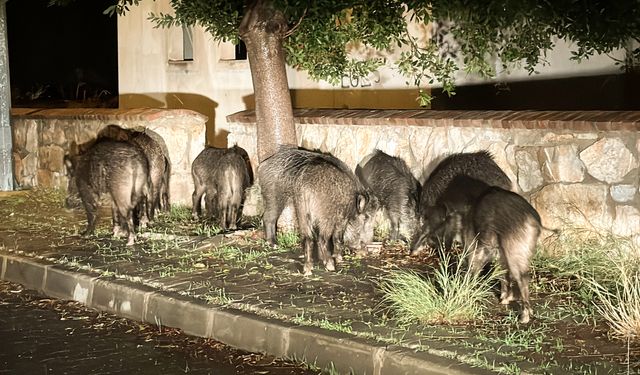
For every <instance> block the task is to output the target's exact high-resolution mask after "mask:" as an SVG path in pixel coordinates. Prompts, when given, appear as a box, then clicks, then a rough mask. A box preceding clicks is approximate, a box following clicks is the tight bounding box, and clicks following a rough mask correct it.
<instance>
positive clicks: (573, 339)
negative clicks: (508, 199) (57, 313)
mask: <svg viewBox="0 0 640 375" xmlns="http://www.w3.org/2000/svg"><path fill="white" fill-rule="evenodd" d="M60 203H61V197H60V196H55V195H52V194H51V193H47V192H40V191H34V192H29V193H12V194H5V195H4V196H0V216H2V217H5V218H6V219H5V220H3V221H2V222H0V261H2V269H1V271H0V272H1V273H0V278H3V279H7V280H11V281H15V282H19V283H21V284H24V285H27V286H29V287H31V288H36V289H39V290H41V291H43V292H44V293H46V294H48V295H51V296H54V297H59V298H66V299H73V300H76V301H80V302H82V303H84V304H87V305H89V306H92V307H94V308H97V309H101V310H105V311H109V312H113V313H116V314H118V315H120V316H123V317H127V318H130V319H135V320H139V321H146V322H150V323H154V324H156V325H158V326H159V327H167V326H168V327H177V328H180V329H181V330H182V331H184V332H185V333H188V334H190V335H196V336H202V337H212V338H214V339H216V340H219V341H222V342H224V343H227V344H230V345H233V346H235V347H239V348H242V349H245V350H250V351H256V352H267V353H270V354H271V355H274V356H278V357H288V358H298V359H304V360H306V361H308V362H309V363H315V364H317V365H319V366H320V367H326V368H332V367H335V368H336V369H338V370H340V371H341V372H342V373H347V372H349V371H350V370H353V371H354V372H355V373H358V374H360V373H363V374H364V373H366V374H385V375H386V374H396V373H404V374H482V373H494V372H498V371H500V372H503V373H518V372H528V373H555V374H572V373H576V374H577V373H579V374H582V373H595V372H597V373H612V374H615V373H627V371H628V372H629V373H635V372H636V371H637V369H638V368H640V366H639V367H635V366H638V364H639V363H640V359H639V357H637V355H638V354H637V353H640V352H638V351H637V348H636V347H631V348H630V349H631V350H630V351H627V350H626V348H625V347H624V345H621V344H620V343H619V342H613V341H610V340H609V339H607V338H606V331H601V328H598V329H597V330H594V327H591V326H589V325H584V324H583V325H579V324H576V323H575V322H573V321H572V317H571V316H565V315H562V316H560V315H559V314H560V313H556V311H555V310H557V309H555V308H554V309H551V310H552V311H550V312H546V313H544V314H543V312H542V311H541V310H540V309H539V308H540V305H542V304H547V302H548V301H541V300H539V298H540V296H536V295H535V293H534V295H533V299H534V301H533V302H534V311H536V313H537V316H538V317H537V319H536V320H535V321H534V323H533V324H531V325H530V326H528V327H518V326H517V324H515V323H514V321H513V320H509V316H510V315H511V314H510V313H509V311H506V310H504V309H503V308H502V307H500V306H499V305H497V304H496V307H495V313H494V314H493V315H492V316H491V317H489V319H488V320H487V321H486V322H483V323H482V324H481V325H475V326H455V327H453V326H424V325H420V324H409V325H407V324H398V323H397V322H396V321H394V318H393V315H392V314H391V313H390V312H389V311H388V310H387V309H386V308H385V307H384V306H383V305H382V304H381V302H380V301H381V294H380V291H379V288H378V285H379V283H380V282H381V281H382V280H384V278H385V277H386V276H387V275H388V273H389V271H390V270H393V269H397V268H399V267H401V268H413V269H417V270H425V269H427V268H428V267H429V266H430V265H431V264H433V259H415V258H409V257H407V256H406V253H405V252H404V251H403V249H401V248H397V247H393V246H386V247H385V248H384V249H383V251H382V252H381V253H380V254H371V255H370V256H368V257H365V258H360V257H355V256H350V257H347V259H346V261H345V263H344V264H342V265H341V266H340V267H339V269H338V271H337V272H326V271H323V270H318V269H316V270H314V275H313V276H312V277H304V276H303V275H302V274H301V273H300V270H301V268H302V267H301V259H300V256H301V252H300V250H299V248H298V247H297V246H296V245H290V244H287V243H284V242H283V243H282V244H281V246H279V247H278V249H272V248H270V247H268V246H265V244H264V242H263V241H262V240H261V239H260V236H261V233H260V231H259V230H252V229H247V230H244V231H239V232H236V233H233V234H227V235H220V234H217V235H215V234H214V233H213V232H212V230H211V227H210V226H207V225H203V224H202V223H198V222H194V221H192V220H191V219H190V213H189V212H188V211H184V210H183V211H182V212H180V210H176V211H175V212H174V213H173V214H172V215H165V216H162V217H161V218H160V219H159V220H158V223H156V225H155V226H154V227H152V228H151V229H150V230H148V231H146V232H145V233H144V234H143V235H142V236H141V238H140V241H139V243H138V244H136V245H135V246H133V247H126V246H124V240H122V239H120V240H119V239H112V238H111V236H110V234H109V232H110V229H109V228H110V223H109V217H110V215H109V212H108V211H105V212H104V215H103V219H102V220H101V221H100V225H99V227H98V232H97V235H96V236H94V237H91V238H82V237H80V236H78V233H79V232H80V231H82V230H83V229H84V225H85V221H84V215H83V213H82V212H74V211H68V210H64V209H62V208H61V204H60ZM536 308H538V310H535V309H536ZM552 325H553V328H554V329H556V330H558V327H560V328H561V329H562V330H565V331H568V332H571V333H570V334H568V335H565V336H566V337H565V336H563V337H562V338H559V337H555V336H553V335H549V334H548V333H549V332H547V331H545V330H547V329H549V327H550V326H552ZM521 331H522V332H521ZM545 332H546V336H544V335H543V334H544V333H545ZM583 333H584V334H585V336H583ZM540 337H542V338H541V339H540V340H539V338H540ZM586 337H588V338H589V339H585V338H586ZM594 337H596V338H597V340H595V341H594V340H592V338H594ZM593 353H599V355H598V356H597V357H594V356H593ZM628 353H631V364H633V366H631V365H629V366H627V365H625V361H627V358H626V355H627V354H628ZM594 358H595V359H594Z"/></svg>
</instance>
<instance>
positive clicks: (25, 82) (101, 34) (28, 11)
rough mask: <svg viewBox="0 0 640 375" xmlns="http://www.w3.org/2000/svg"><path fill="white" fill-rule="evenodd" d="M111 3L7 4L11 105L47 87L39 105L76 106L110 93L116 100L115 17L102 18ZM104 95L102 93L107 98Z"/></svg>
mask: <svg viewBox="0 0 640 375" xmlns="http://www.w3.org/2000/svg"><path fill="white" fill-rule="evenodd" d="M112 2H113V0H76V1H75V2H74V3H72V4H70V5H69V6H66V7H60V6H53V7H49V6H48V0H9V1H8V2H7V3H6V8H7V34H8V43H9V70H10V75H11V91H12V102H13V104H14V106H15V105H16V104H17V103H21V102H22V103H24V102H25V101H28V100H29V99H28V98H27V95H25V94H26V93H27V92H29V91H31V92H34V91H35V89H36V88H38V87H40V88H42V87H45V86H47V87H48V89H47V90H46V94H44V95H42V96H41V97H40V98H39V100H45V99H48V100H62V99H64V100H74V99H82V97H83V96H84V97H85V98H89V97H91V96H94V97H95V96H96V95H97V94H98V93H100V92H103V90H108V91H109V92H110V93H111V96H114V95H115V96H117V90H118V70H117V69H118V68H117V63H118V57H117V24H116V17H115V16H113V17H109V16H106V15H103V14H102V12H103V10H104V9H106V8H107V6H108V5H109V4H110V3H112ZM103 94H104V92H103Z"/></svg>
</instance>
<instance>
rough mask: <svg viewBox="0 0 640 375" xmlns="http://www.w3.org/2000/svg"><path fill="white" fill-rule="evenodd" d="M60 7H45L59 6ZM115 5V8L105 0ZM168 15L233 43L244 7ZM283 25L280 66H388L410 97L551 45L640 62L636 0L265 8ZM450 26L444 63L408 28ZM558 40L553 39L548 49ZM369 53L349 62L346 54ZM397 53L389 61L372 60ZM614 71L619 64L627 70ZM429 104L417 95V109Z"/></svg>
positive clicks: (293, 3)
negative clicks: (453, 51) (620, 52)
mask: <svg viewBox="0 0 640 375" xmlns="http://www.w3.org/2000/svg"><path fill="white" fill-rule="evenodd" d="M65 1H69V0H52V2H56V3H61V2H65ZM114 1H116V0H114ZM140 1H141V0H117V2H116V3H115V4H114V5H112V6H111V7H109V8H108V9H107V10H106V11H105V12H106V13H111V14H113V13H116V14H123V13H125V12H126V11H127V10H128V9H129V7H130V6H132V5H137V4H138V3H139V2H140ZM170 3H171V6H172V7H173V9H174V11H175V13H172V14H163V13H160V14H150V15H149V18H150V19H152V20H153V21H154V22H155V23H156V25H157V26H161V27H167V26H174V25H180V24H186V25H199V26H202V27H203V28H204V29H205V30H206V31H208V32H209V33H211V34H212V35H213V37H214V38H215V39H218V40H224V41H228V40H231V41H234V42H237V41H238V40H239V27H240V24H241V21H242V18H243V16H244V9H245V7H246V6H247V3H245V1H239V0H236V1H231V0H170ZM272 5H273V7H274V8H275V9H277V10H278V11H280V12H281V13H282V14H283V15H284V17H285V19H286V23H287V25H288V31H287V33H286V38H285V40H284V49H285V51H286V61H287V63H288V64H289V65H290V66H292V67H294V68H297V69H300V70H304V71H306V72H308V74H309V75H310V77H312V78H313V79H316V80H325V81H328V82H330V83H333V84H336V83H338V82H339V81H340V79H341V78H342V76H343V75H345V74H348V75H351V76H354V77H361V76H366V75H368V74H369V73H371V72H372V71H374V70H376V69H378V68H379V67H380V66H382V65H384V64H388V65H392V66H395V68H397V69H398V70H399V71H400V72H401V73H402V74H403V75H404V76H406V77H407V79H408V82H409V83H411V84H414V85H416V86H418V87H421V86H424V85H425V84H433V83H439V84H441V85H442V87H443V91H444V92H446V93H448V94H452V93H453V90H454V75H455V73H456V71H457V70H459V69H464V70H465V71H467V72H471V73H477V74H479V75H481V76H484V77H491V76H494V75H495V74H496V73H497V72H496V71H495V69H494V64H493V63H492V61H493V59H495V58H499V59H500V61H501V62H502V63H503V66H504V68H508V67H510V66H513V65H514V64H519V65H521V66H523V67H524V68H526V69H527V70H528V71H529V73H534V72H535V69H536V66H537V65H538V64H540V63H545V56H546V52H547V51H549V50H550V49H552V48H553V47H554V44H555V41H556V40H557V39H563V40H567V41H571V42H573V43H574V46H575V48H574V50H573V51H572V59H575V60H582V59H586V58H589V57H590V56H592V55H594V54H600V53H610V52H612V51H614V50H616V49H618V48H629V46H630V45H632V44H631V43H633V42H635V49H633V51H632V52H630V53H629V56H630V58H635V60H636V61H637V60H638V58H640V48H638V44H640V0H617V1H608V0H558V1H549V0H546V1H533V0H490V1H486V0H485V1H483V0H432V1H394V0H370V1H347V0H343V1H340V0H337V1H336V0H273V1H272ZM435 21H449V22H450V24H451V27H450V33H451V36H452V37H453V39H454V40H455V42H456V44H457V46H458V49H459V51H458V52H459V58H453V57H452V56H450V55H447V54H443V53H442V49H441V48H440V47H441V46H440V45H439V43H438V40H437V39H435V38H434V39H433V41H432V43H423V42H420V41H419V40H418V38H417V36H415V35H411V33H410V32H409V29H408V27H407V26H408V23H409V22H414V23H416V24H427V23H430V22H435ZM556 38H557V39H556ZM363 48H364V49H365V50H368V51H370V52H369V53H365V54H355V55H354V54H353V53H351V51H353V50H354V49H359V50H362V49H363ZM400 48H401V49H402V51H401V53H400V55H399V58H397V59H395V61H386V60H385V58H384V57H382V55H381V54H380V53H377V52H386V51H391V50H394V49H400ZM628 62H629V61H622V62H621V63H628ZM428 100H429V97H428V95H427V94H424V93H423V94H422V101H423V102H422V104H428Z"/></svg>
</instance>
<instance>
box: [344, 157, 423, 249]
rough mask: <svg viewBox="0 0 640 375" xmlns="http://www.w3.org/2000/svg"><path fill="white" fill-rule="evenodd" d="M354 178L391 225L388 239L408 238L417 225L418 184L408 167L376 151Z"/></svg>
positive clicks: (402, 162)
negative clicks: (374, 201) (367, 191)
mask: <svg viewBox="0 0 640 375" xmlns="http://www.w3.org/2000/svg"><path fill="white" fill-rule="evenodd" d="M356 176H358V178H359V179H360V181H361V182H362V184H363V185H365V186H367V187H369V189H370V190H371V192H372V193H373V194H374V195H375V196H376V198H377V199H378V203H379V205H380V208H381V209H384V212H385V215H386V216H387V218H388V219H389V222H390V233H389V237H390V239H391V240H394V241H395V240H398V239H407V238H411V237H412V236H413V232H414V230H415V226H416V224H417V214H418V203H419V200H420V183H419V182H418V180H416V178H415V177H414V176H413V174H412V173H411V171H410V170H409V167H408V166H407V163H405V161H404V160H402V159H401V158H399V157H396V156H390V155H388V154H386V153H384V152H382V151H380V150H375V151H374V152H373V153H372V154H371V155H368V156H367V157H366V158H365V159H363V161H362V162H361V163H360V164H359V165H358V166H357V167H356Z"/></svg>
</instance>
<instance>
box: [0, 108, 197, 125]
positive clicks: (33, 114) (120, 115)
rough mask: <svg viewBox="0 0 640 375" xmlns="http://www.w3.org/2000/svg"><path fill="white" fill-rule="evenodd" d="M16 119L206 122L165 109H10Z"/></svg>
mask: <svg viewBox="0 0 640 375" xmlns="http://www.w3.org/2000/svg"><path fill="white" fill-rule="evenodd" d="M11 116H12V117H16V118H33V119H42V118H60V119H76V120H109V119H115V120H129V121H132V120H133V121H139V120H142V121H156V120H160V119H163V118H167V117H174V118H175V117H193V118H196V119H198V120H200V121H202V122H206V121H207V120H208V117H207V116H205V115H203V114H202V113H199V112H196V111H192V110H190V109H166V108H131V109H120V108H11Z"/></svg>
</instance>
